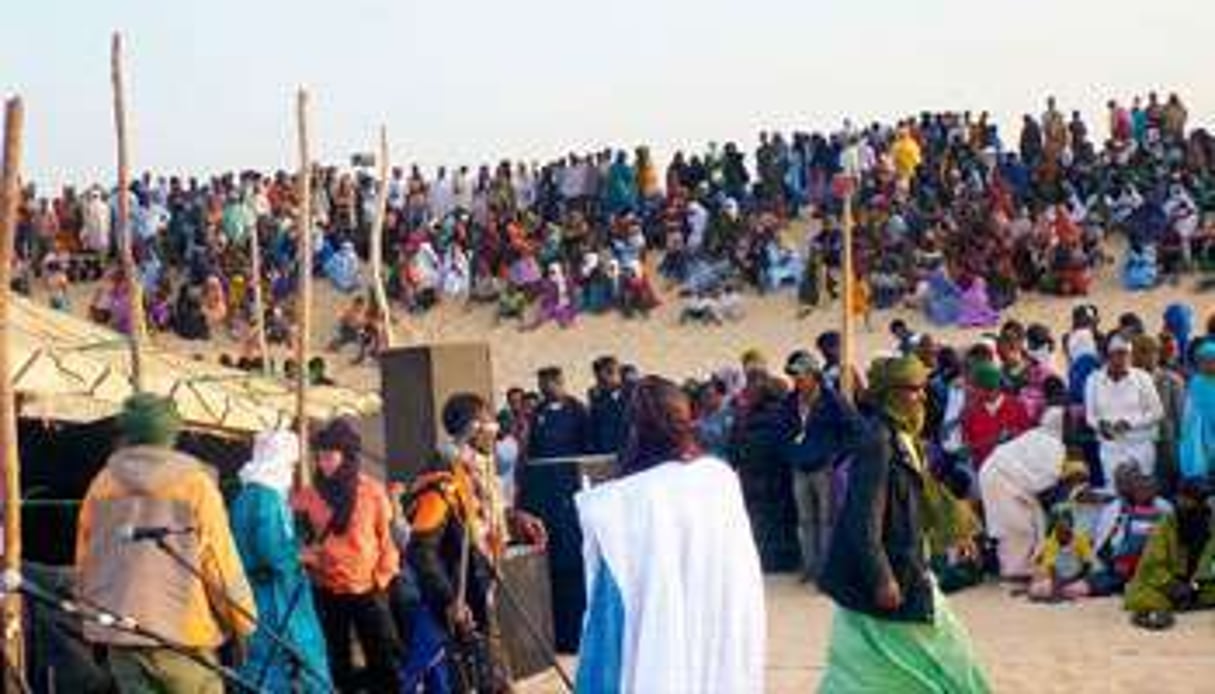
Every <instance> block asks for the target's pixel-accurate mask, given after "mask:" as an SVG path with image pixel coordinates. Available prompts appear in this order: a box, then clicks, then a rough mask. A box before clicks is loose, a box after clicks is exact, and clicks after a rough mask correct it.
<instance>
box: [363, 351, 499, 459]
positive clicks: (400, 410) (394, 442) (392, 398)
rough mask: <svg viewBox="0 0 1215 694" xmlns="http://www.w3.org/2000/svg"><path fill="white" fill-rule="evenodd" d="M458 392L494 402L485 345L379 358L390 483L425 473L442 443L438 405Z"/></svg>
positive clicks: (403, 353) (439, 408)
mask: <svg viewBox="0 0 1215 694" xmlns="http://www.w3.org/2000/svg"><path fill="white" fill-rule="evenodd" d="M459 392H470V393H476V394H478V395H480V396H481V397H483V398H485V399H486V400H487V401H489V402H492V401H493V374H492V371H491V365H490V360H489V345H488V344H487V343H484V342H479V343H458V344H457V343H453V344H442V345H430V346H425V347H405V348H402V349H394V350H389V351H386V352H383V353H382V354H381V355H380V395H381V397H382V398H383V402H384V411H383V417H384V448H385V453H386V454H387V457H388V460H387V464H386V468H387V472H388V476H389V478H391V479H395V480H408V479H410V478H411V477H413V476H414V475H415V474H417V472H418V471H419V470H422V469H423V468H425V467H426V465H427V463H428V462H429V461H430V460H431V459H432V458H433V456H434V455H435V451H436V449H437V447H438V444H439V442H441V441H443V438H444V434H443V418H442V415H443V403H444V402H445V401H446V400H447V398H448V396H450V395H452V394H454V393H459Z"/></svg>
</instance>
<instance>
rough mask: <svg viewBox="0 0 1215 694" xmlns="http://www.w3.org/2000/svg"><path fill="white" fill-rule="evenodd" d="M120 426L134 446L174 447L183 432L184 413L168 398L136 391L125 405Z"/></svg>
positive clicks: (125, 437) (130, 443)
mask: <svg viewBox="0 0 1215 694" xmlns="http://www.w3.org/2000/svg"><path fill="white" fill-rule="evenodd" d="M118 429H119V431H121V432H122V437H123V439H124V440H125V441H126V443H127V444H128V445H131V446H172V445H173V444H174V443H176V442H177V434H178V433H179V432H180V431H181V415H179V414H178V413H177V405H175V404H174V403H173V401H172V400H170V399H168V398H162V397H160V396H158V395H153V394H151V393H136V394H135V395H132V396H131V397H129V398H127V399H126V402H124V403H123V404H122V412H120V413H119V414H118Z"/></svg>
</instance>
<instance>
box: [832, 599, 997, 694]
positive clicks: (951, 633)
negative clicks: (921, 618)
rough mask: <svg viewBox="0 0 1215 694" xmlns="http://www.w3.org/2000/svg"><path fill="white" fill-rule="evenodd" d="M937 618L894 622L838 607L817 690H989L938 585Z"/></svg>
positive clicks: (961, 693) (940, 693) (906, 693)
mask: <svg viewBox="0 0 1215 694" xmlns="http://www.w3.org/2000/svg"><path fill="white" fill-rule="evenodd" d="M933 591H934V593H935V594H936V595H935V596H934V598H933V603H934V604H935V606H936V609H935V614H934V617H933V621H932V622H931V623H929V624H925V623H920V622H894V621H890V620H885V619H878V618H876V617H871V616H869V615H866V614H863V613H861V612H854V611H852V610H848V609H845V608H842V607H837V608H836V610H835V617H834V618H833V620H832V623H831V645H830V647H829V649H828V651H827V671H826V672H825V673H824V674H823V679H822V681H821V682H820V683H819V688H818V691H819V694H865V693H871V694H879V693H881V694H886V693H887V692H899V694H919V693H922V694H984V693H985V692H990V691H991V686H990V684H988V682H987V675H986V674H985V673H984V672H983V668H982V667H981V666H980V665H979V663H978V658H977V656H976V655H975V652H974V648H973V646H972V645H971V643H970V637H969V635H968V634H967V633H966V629H965V628H964V627H963V626H962V624H961V622H959V621H958V619H957V617H955V616H954V614H953V612H952V611H951V610H950V609H949V604H948V603H946V602H945V596H944V595H941V593H940V591H939V590H937V589H936V588H935V587H934V589H933Z"/></svg>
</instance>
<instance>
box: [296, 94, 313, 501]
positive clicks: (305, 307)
mask: <svg viewBox="0 0 1215 694" xmlns="http://www.w3.org/2000/svg"><path fill="white" fill-rule="evenodd" d="M296 122H297V126H298V130H299V155H300V173H299V180H298V181H297V182H296V184H297V185H298V186H299V198H300V200H299V203H300V207H299V216H298V217H297V219H296V231H297V233H298V234H299V239H298V240H299V284H300V286H299V294H298V296H299V299H298V302H299V303H298V306H297V308H298V310H297V312H296V313H297V315H296V328H297V332H298V335H297V336H296V342H295V374H296V375H295V421H296V427H297V428H298V430H299V437H300V460H301V464H300V483H301V484H303V485H305V486H306V485H309V484H311V483H312V460H311V457H310V456H309V455H308V359H309V356H308V342H309V340H310V339H311V336H312V159H311V158H310V157H309V155H308V92H307V91H306V90H305V89H303V88H301V89H300V90H299V93H298V94H297V95H296Z"/></svg>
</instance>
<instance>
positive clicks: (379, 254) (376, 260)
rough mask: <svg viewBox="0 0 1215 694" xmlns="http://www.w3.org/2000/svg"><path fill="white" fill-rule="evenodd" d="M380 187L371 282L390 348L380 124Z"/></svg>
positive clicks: (384, 142)
mask: <svg viewBox="0 0 1215 694" xmlns="http://www.w3.org/2000/svg"><path fill="white" fill-rule="evenodd" d="M379 179H380V181H379V183H380V189H379V192H378V193H377V194H376V202H375V219H374V220H373V221H372V223H371V282H372V291H373V293H374V294H375V303H376V308H377V309H378V310H379V312H380V321H381V325H382V328H381V329H382V330H383V331H384V343H385V345H384V346H386V347H388V348H389V349H392V348H393V347H395V346H396V336H395V335H393V334H392V315H391V314H390V313H389V308H388V295H387V293H386V292H385V291H384V221H385V219H386V218H387V216H388V128H386V127H384V126H382V125H381V126H380V175H379Z"/></svg>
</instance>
